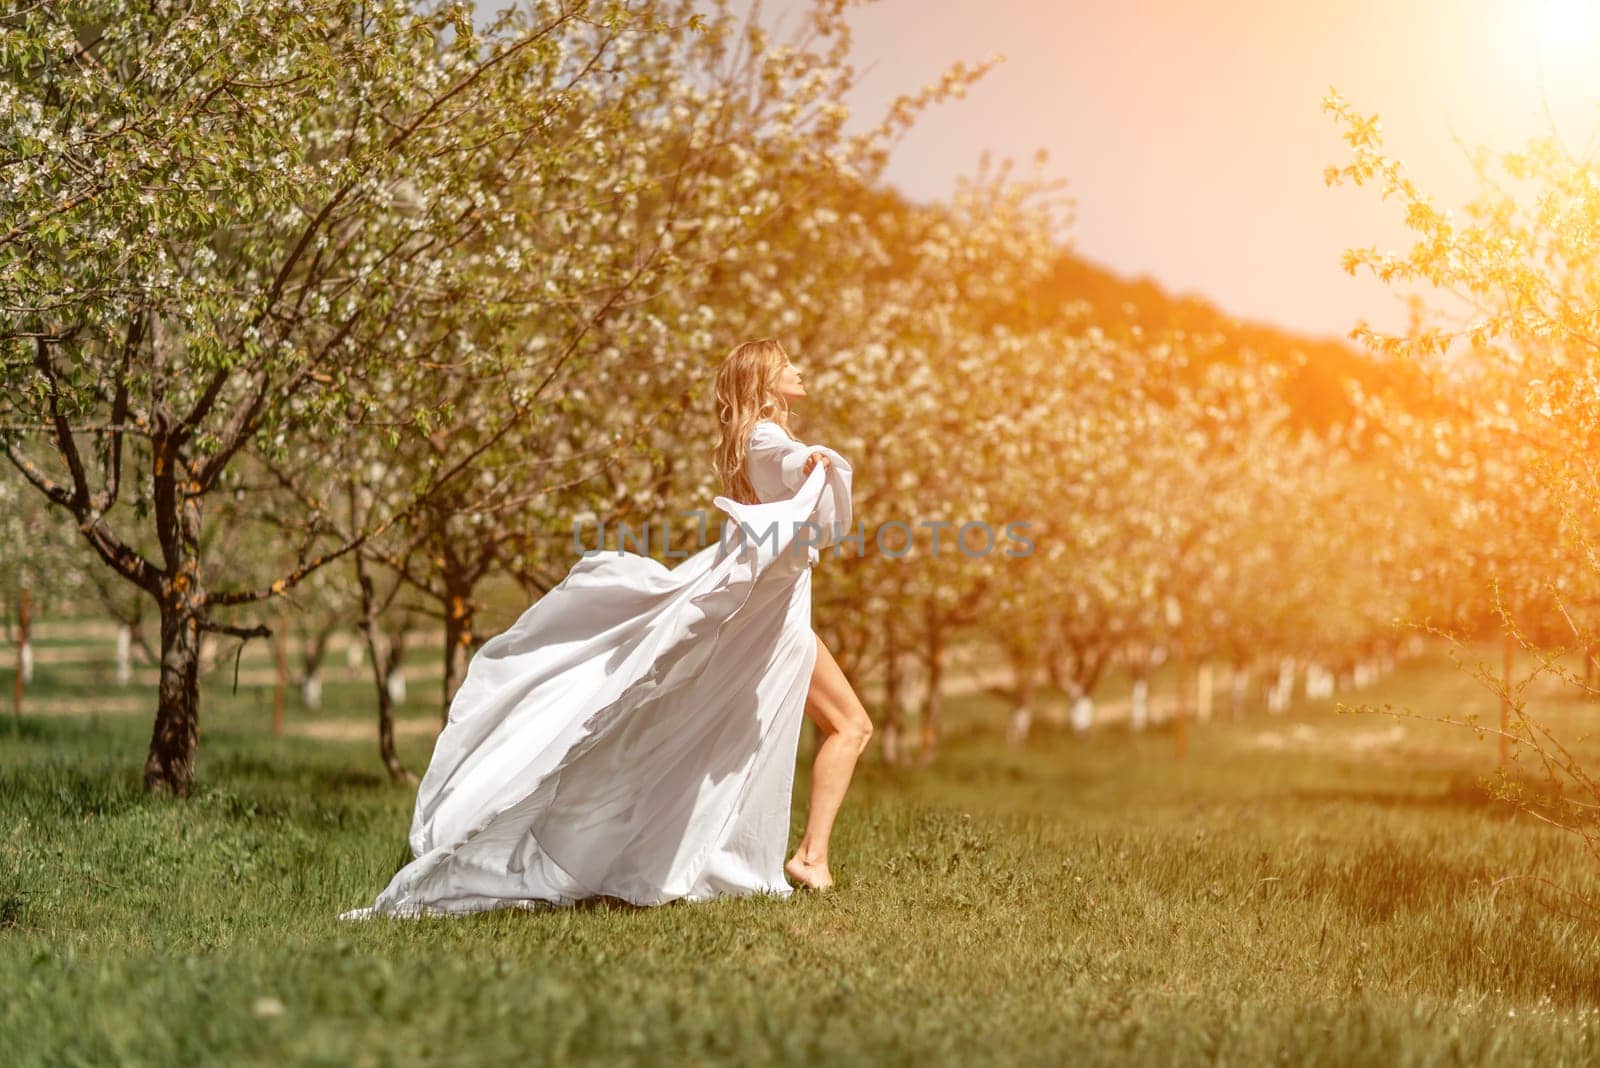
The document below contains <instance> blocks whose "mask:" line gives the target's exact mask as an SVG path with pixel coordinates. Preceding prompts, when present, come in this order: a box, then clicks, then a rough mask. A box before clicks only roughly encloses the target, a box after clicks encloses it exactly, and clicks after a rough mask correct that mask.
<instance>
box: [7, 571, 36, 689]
mask: <svg viewBox="0 0 1600 1068" xmlns="http://www.w3.org/2000/svg"><path fill="white" fill-rule="evenodd" d="M32 630H33V591H32V590H31V589H29V588H28V583H27V580H26V579H24V580H23V581H22V583H21V588H20V589H19V590H18V591H17V678H16V681H15V682H13V683H12V686H11V713H12V715H14V716H15V717H16V718H17V719H21V718H22V691H23V688H24V687H25V686H26V685H27V684H28V678H29V676H31V675H32V674H33V671H32V668H33V645H32V638H31V637H30V634H31V633H32Z"/></svg>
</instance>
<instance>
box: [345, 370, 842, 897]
mask: <svg viewBox="0 0 1600 1068" xmlns="http://www.w3.org/2000/svg"><path fill="white" fill-rule="evenodd" d="M804 396H805V387H804V384H803V382H802V380H801V376H800V373H799V371H798V370H797V369H796V368H795V367H794V365H793V364H792V363H791V362H790V360H789V358H788V356H787V354H785V353H784V351H783V347H782V346H781V345H780V344H778V342H777V341H775V340H773V339H763V340H759V341H752V342H746V343H745V344H743V345H740V346H739V347H738V348H736V349H734V350H733V352H732V353H730V354H729V355H728V357H727V359H726V360H725V361H724V362H723V364H722V366H721V368H720V369H719V370H718V373H717V382H716V401H717V420H718V424H719V428H720V440H719V444H718V446H717V450H716V461H715V469H716V471H717V473H718V475H719V477H720V478H721V479H722V481H723V485H724V488H725V489H726V490H727V494H726V495H724V496H718V497H717V498H715V501H714V503H715V504H716V506H717V507H718V508H719V509H721V510H722V511H723V512H725V513H727V515H728V519H727V520H726V521H725V522H724V524H723V528H722V534H721V537H720V538H719V539H718V541H717V543H716V544H714V545H710V546H707V547H706V548H704V549H702V550H700V551H699V552H697V553H695V554H693V555H692V556H690V557H688V558H687V559H684V560H682V561H681V562H680V563H679V564H678V565H677V566H676V567H674V568H671V569H669V568H667V567H666V566H665V565H663V564H661V563H660V562H659V561H657V560H654V559H652V558H650V557H646V556H639V555H636V554H633V553H625V552H613V551H610V550H600V551H597V552H595V553H592V554H591V555H586V556H584V557H583V558H582V559H580V560H579V561H578V562H577V563H576V564H574V565H573V567H572V569H571V570H570V571H569V572H568V574H567V577H566V578H565V579H563V580H562V582H561V583H560V584H559V585H558V586H556V587H555V588H554V589H552V590H551V591H550V592H549V593H547V594H545V595H544V596H543V597H541V598H540V599H539V600H538V601H537V602H536V603H535V604H534V605H533V606H532V607H530V608H529V609H527V611H525V612H524V613H523V614H522V616H521V618H519V619H518V620H517V621H516V622H515V623H514V624H512V626H511V627H510V628H509V629H508V630H506V631H504V632H503V633H501V634H498V635H496V636H495V637H493V638H491V639H490V640H489V641H487V642H486V643H484V645H483V646H482V647H481V648H480V649H479V650H478V652H477V654H476V655H475V656H474V657H473V659H472V662H471V663H470V664H469V665H468V669H467V674H466V677H465V678H464V679H463V681H462V684H461V688H460V689H459V690H458V691H457V693H456V696H455V698H454V700H453V701H452V702H451V705H450V716H449V720H448V722H447V723H446V725H445V728H444V730H443V731H442V732H441V733H440V735H439V739H438V742H437V743H436V744H435V746H434V752H433V756H432V759H431V761H430V763H429V765H428V770H427V772H426V773H425V774H424V776H423V778H422V782H421V784H420V786H419V787H418V790H417V801H416V808H415V811H414V814H413V816H412V821H411V832H410V836H409V843H410V847H411V851H412V854H413V856H414V857H415V859H414V860H412V861H411V862H410V863H409V864H407V865H406V866H405V867H404V868H402V869H401V870H400V871H399V872H397V873H396V874H395V875H394V876H393V878H392V879H391V880H390V882H389V885H388V886H387V887H386V888H385V889H384V890H383V891H382V892H381V893H380V894H379V895H378V897H377V898H376V900H375V901H374V902H373V904H372V905H371V906H370V907H366V908H359V909H353V910H351V911H349V912H345V913H342V914H341V917H340V918H341V919H362V918H366V917H370V916H378V915H391V916H418V915H459V914H465V913H472V912H482V911H486V910H491V909H501V908H535V907H542V906H549V905H557V906H562V905H570V904H573V903H575V902H577V901H580V900H585V899H590V898H616V899H620V900H623V901H627V902H631V903H633V904H637V905H660V904H664V903H666V902H669V901H676V900H688V901H704V900H709V899H711V898H715V897H722V896H739V895H745V894H756V893H762V894H772V895H777V896H787V895H789V894H791V893H792V892H793V891H794V889H795V887H794V886H792V885H791V884H790V883H789V881H788V880H789V879H793V880H794V881H795V882H796V883H798V884H799V885H800V886H802V887H807V888H811V889H817V890H823V889H827V888H828V887H830V886H831V885H832V883H833V877H832V874H831V872H830V870H829V866H828V840H829V836H830V833H831V831H832V827H833V822H834V818H835V816H836V814H837V812H838V810H839V807H840V803H841V801H842V800H843V797H844V793H845V789H846V788H847V787H848V785H849V782H850V777H851V775H852V773H853V770H854V767H855V763H856V759H857V757H858V756H859V755H860V753H861V751H862V750H863V748H864V747H865V746H866V743H867V739H868V738H869V737H870V734H871V730H872V727H871V723H870V721H869V720H868V718H867V715H866V711H865V709H864V708H862V705H861V702H860V700H859V699H857V697H856V695H855V693H854V691H853V690H852V689H851V688H850V685H849V683H848V682H847V681H846V680H845V677H844V675H843V673H842V672H841V671H840V670H839V666H838V664H837V663H835V661H834V659H833V657H832V656H831V655H830V654H829V652H828V650H827V648H826V647H825V646H823V644H822V643H821V641H820V640H818V638H817V636H816V633H815V632H814V631H813V630H812V629H811V569H812V567H814V566H815V565H816V564H817V563H818V562H819V561H820V559H821V555H820V553H819V552H818V549H819V548H822V547H826V546H827V545H829V544H832V543H833V542H834V541H836V540H837V538H838V536H839V534H840V533H841V532H842V531H846V530H848V529H850V526H851V468H850V464H849V462H848V461H846V460H845V458H844V457H842V456H840V455H839V454H838V453H837V452H835V451H833V450H832V449H830V448H828V447H827V446H823V445H809V446H808V445H804V444H802V443H801V442H799V441H797V440H795V439H794V438H793V437H792V436H791V435H790V434H789V432H788V427H789V414H790V404H791V402H792V401H794V400H796V399H798V398H801V397H804ZM806 716H810V717H811V719H812V720H814V721H815V722H816V723H817V725H818V727H819V728H820V729H821V731H822V733H823V735H824V739H823V742H822V745H821V746H820V748H819V749H818V752H817V757H816V763H815V768H814V772H813V775H812V787H811V798H810V810H809V813H808V818H807V823H806V830H805V834H804V836H803V837H802V838H801V840H800V844H799V847H798V848H797V849H796V850H795V852H794V853H793V854H792V855H789V856H788V858H787V860H785V856H786V854H787V853H788V837H789V818H790V816H789V814H790V802H791V800H792V794H793V785H794V770H795V754H796V751H797V747H798V744H799V732H800V726H801V723H802V721H803V719H804V718H805V717H806Z"/></svg>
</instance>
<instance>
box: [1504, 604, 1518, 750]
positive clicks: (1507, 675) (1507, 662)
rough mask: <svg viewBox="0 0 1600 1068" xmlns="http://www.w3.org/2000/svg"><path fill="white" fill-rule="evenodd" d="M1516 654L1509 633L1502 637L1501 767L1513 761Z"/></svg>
mask: <svg viewBox="0 0 1600 1068" xmlns="http://www.w3.org/2000/svg"><path fill="white" fill-rule="evenodd" d="M1516 654H1517V646H1516V640H1515V639H1514V638H1513V637H1512V636H1511V634H1510V633H1507V634H1506V635H1505V636H1504V638H1502V639H1501V648H1500V658H1501V659H1500V685H1501V686H1503V687H1504V688H1505V689H1504V692H1502V693H1501V695H1500V766H1501V767H1505V766H1506V765H1507V764H1508V763H1510V762H1511V737H1510V734H1511V673H1512V671H1513V670H1514V669H1515V668H1516Z"/></svg>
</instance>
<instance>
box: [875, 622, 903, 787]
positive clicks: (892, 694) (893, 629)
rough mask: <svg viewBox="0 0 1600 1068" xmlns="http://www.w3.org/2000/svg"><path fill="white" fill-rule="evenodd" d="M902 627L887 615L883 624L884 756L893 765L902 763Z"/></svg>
mask: <svg viewBox="0 0 1600 1068" xmlns="http://www.w3.org/2000/svg"><path fill="white" fill-rule="evenodd" d="M899 635H900V631H899V628H898V624H897V621H896V620H895V619H894V618H893V617H892V616H890V617H886V618H885V620H884V626H883V641H884V650H885V652H884V676H883V730H882V731H881V732H880V733H881V735H882V738H883V760H884V763H886V764H889V765H891V766H894V765H898V764H900V763H901V760H902V754H901V750H900V733H901V731H902V729H903V722H902V720H903V716H902V714H901V713H902V707H901V703H900V702H901V692H902V690H903V689H904V683H905V678H904V676H903V675H902V674H901V670H900V668H901V663H900V637H899Z"/></svg>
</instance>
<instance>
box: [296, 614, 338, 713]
mask: <svg viewBox="0 0 1600 1068" xmlns="http://www.w3.org/2000/svg"><path fill="white" fill-rule="evenodd" d="M336 626H337V625H336V624H333V623H329V624H327V625H326V626H323V627H321V628H320V629H318V630H317V632H316V633H315V634H313V635H311V636H310V637H309V638H308V639H307V640H306V643H305V646H304V647H303V648H302V649H301V651H300V703H301V704H303V705H305V706H306V707H307V708H321V707H322V662H323V660H324V659H326V657H327V655H328V642H329V640H330V639H331V638H332V637H333V632H334V630H335V629H336Z"/></svg>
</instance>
